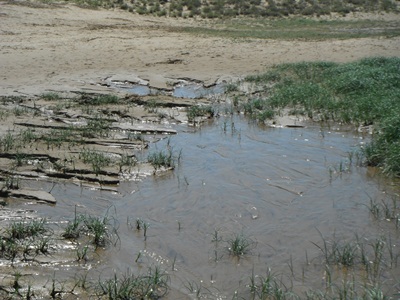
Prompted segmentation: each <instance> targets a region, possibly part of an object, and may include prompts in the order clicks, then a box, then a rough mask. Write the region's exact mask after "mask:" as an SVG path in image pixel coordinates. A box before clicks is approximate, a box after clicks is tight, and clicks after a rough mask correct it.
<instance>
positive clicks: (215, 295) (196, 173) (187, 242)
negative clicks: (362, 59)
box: [18, 116, 400, 299]
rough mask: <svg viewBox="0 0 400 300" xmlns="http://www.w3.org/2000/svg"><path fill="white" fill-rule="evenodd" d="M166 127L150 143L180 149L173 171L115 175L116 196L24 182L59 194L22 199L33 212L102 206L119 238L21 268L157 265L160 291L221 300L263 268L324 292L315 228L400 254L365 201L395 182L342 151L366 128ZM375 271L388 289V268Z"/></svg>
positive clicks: (92, 270) (99, 210)
mask: <svg viewBox="0 0 400 300" xmlns="http://www.w3.org/2000/svg"><path fill="white" fill-rule="evenodd" d="M177 130H178V134H177V135H176V136H173V137H171V138H170V139H164V140H162V141H161V142H158V143H156V144H155V145H152V147H154V148H157V149H164V148H165V147H166V145H167V144H168V145H169V146H170V147H173V149H174V152H175V153H179V152H180V153H181V158H180V161H179V164H178V165H177V167H176V169H175V170H174V171H171V172H167V173H164V174H162V175H157V176H150V177H148V178H145V179H143V180H139V181H125V182H122V183H121V184H120V185H119V187H118V193H110V192H104V191H103V192H102V191H98V190H89V189H85V188H82V187H79V186H76V185H71V184H67V183H66V184H56V185H54V186H53V185H52V184H50V183H35V182H31V183H30V184H31V185H40V186H41V187H42V188H43V189H45V190H48V189H50V188H52V194H53V195H54V196H55V197H56V198H57V199H58V202H57V204H56V205H55V206H47V205H36V204H31V205H26V206H27V207H28V208H29V209H32V210H34V211H37V214H38V215H40V216H43V217H46V218H49V221H51V222H55V223H58V224H60V227H62V226H63V224H65V222H66V221H67V220H71V219H72V218H73V216H74V210H75V208H76V209H77V211H78V212H89V213H91V214H95V215H103V214H104V213H105V212H106V211H107V212H108V214H109V215H110V216H112V218H113V221H114V222H115V224H117V225H115V226H116V227H117V231H118V236H119V241H118V243H117V244H116V246H109V247H107V248H106V249H105V250H101V251H100V250H98V251H97V252H96V254H95V255H93V256H92V258H91V259H90V260H89V261H88V262H87V263H76V262H72V261H73V259H72V257H73V256H75V252H73V251H72V252H71V253H70V257H68V255H66V256H65V262H64V263H58V264H57V265H54V266H52V265H51V264H50V265H48V266H46V267H41V268H33V271H32V273H34V272H37V273H38V274H42V275H46V274H47V275H49V274H50V275H51V274H55V275H56V276H59V277H60V278H64V277H65V278H71V277H73V276H74V275H76V274H79V273H82V272H83V273H84V272H87V274H89V276H88V278H91V279H92V280H93V281H96V280H98V279H99V278H100V277H107V276H108V277H109V276H111V275H112V274H114V273H118V274H120V273H124V272H126V270H127V269H130V270H131V271H132V272H137V273H141V272H142V273H143V272H145V271H146V270H147V267H148V266H160V267H161V268H162V269H163V270H165V271H166V272H167V273H168V274H169V276H170V282H169V285H170V287H171V291H170V292H169V294H168V295H167V296H166V298H167V299H191V298H192V299H194V298H196V297H200V296H201V297H203V298H208V299H231V298H232V297H233V296H234V295H235V291H238V295H242V297H244V298H245V299H247V298H250V296H249V295H250V294H249V292H248V290H249V287H248V284H249V278H250V277H251V276H252V274H256V275H260V276H265V275H266V274H267V273H268V272H273V273H274V274H277V275H278V277H279V278H280V280H281V281H282V282H284V283H285V284H286V285H287V286H290V287H293V290H294V291H296V292H297V293H299V294H301V293H303V292H304V291H305V290H307V289H309V288H313V289H324V288H325V286H326V275H327V274H326V270H325V265H324V263H323V259H322V257H323V254H322V252H321V250H320V249H319V248H318V247H317V245H320V246H321V247H322V245H323V239H322V237H321V235H322V236H324V237H325V238H326V239H333V236H336V237H338V238H339V239H340V240H354V238H355V235H356V234H357V235H358V236H359V237H360V238H361V239H362V240H365V241H367V240H368V241H373V240H374V239H376V238H377V237H379V236H382V235H385V236H389V235H390V236H391V243H392V244H393V245H396V247H394V249H395V253H396V255H398V254H399V250H398V244H399V242H400V235H399V230H396V229H395V226H394V224H393V221H391V222H389V221H377V220H375V219H374V218H373V217H372V216H371V214H370V210H369V208H368V206H369V204H370V201H371V199H376V200H377V201H380V199H386V197H387V195H389V194H393V193H395V192H396V186H393V184H392V185H391V184H390V182H388V181H387V180H385V179H383V178H382V177H381V176H379V175H377V174H376V173H375V172H374V171H373V170H371V169H368V168H365V167H359V166H357V164H356V157H355V156H354V157H353V159H352V161H350V160H349V154H348V153H349V152H352V151H354V150H357V149H358V148H359V147H360V146H362V145H363V144H365V143H366V142H367V141H368V138H369V137H368V136H367V135H364V134H361V133H355V132H354V131H349V130H346V129H344V128H336V127H332V128H322V127H320V126H319V125H313V124H310V125H309V126H307V127H306V128H267V127H260V126H258V125H257V124H255V123H254V122H252V121H248V120H247V119H245V118H244V117H242V116H237V117H232V118H223V117H221V118H219V119H216V120H215V121H213V122H212V123H210V124H206V125H204V126H202V127H200V128H197V129H194V130H188V129H187V127H178V128H177ZM150 151H151V150H150ZM143 155H146V153H144V154H143ZM397 192H398V190H397ZM18 205H20V204H18ZM137 219H141V220H143V221H144V222H146V223H148V224H149V228H148V230H147V234H146V238H144V236H143V230H140V231H137V230H135V228H133V227H132V226H130V225H129V224H128V223H131V224H132V223H135V220H137ZM388 233H389V234H388ZM238 234H243V236H245V237H247V238H249V240H251V246H250V248H249V250H250V251H249V252H248V253H247V254H245V255H243V256H242V257H240V258H237V257H235V256H233V255H231V254H230V252H229V247H230V244H229V242H228V241H229V240H230V239H232V238H233V237H234V236H235V235H238ZM396 251H397V252H396ZM139 253H140V254H139ZM45 273H46V274H45ZM384 276H385V280H386V281H385V284H386V288H387V289H388V290H390V292H393V287H394V286H396V284H398V282H396V278H400V270H399V268H398V267H397V266H396V267H393V268H390V271H388V272H387V274H386V273H385V274H384ZM193 287H196V288H193ZM397 288H398V287H397ZM394 289H396V288H394Z"/></svg>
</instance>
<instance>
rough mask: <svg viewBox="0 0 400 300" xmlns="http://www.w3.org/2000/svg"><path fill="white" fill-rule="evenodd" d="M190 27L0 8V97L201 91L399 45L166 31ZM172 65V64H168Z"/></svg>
mask: <svg viewBox="0 0 400 300" xmlns="http://www.w3.org/2000/svg"><path fill="white" fill-rule="evenodd" d="M193 22H195V20H183V19H182V20H176V19H169V18H153V17H150V16H138V15H134V14H131V13H128V12H125V11H121V10H116V11H109V10H88V9H82V8H79V7H76V6H72V5H67V6H53V7H49V6H47V7H39V8H38V7H29V6H24V5H13V4H6V3H4V2H3V3H1V4H0V28H1V30H0V35H1V43H0V69H1V70H2V78H1V82H2V83H1V85H0V95H23V94H28V95H32V94H40V93H43V92H46V91H71V90H72V91H75V90H80V91H82V90H85V91H93V90H94V91H101V90H105V88H104V87H101V86H99V85H97V83H98V82H101V81H102V80H104V79H106V78H108V77H110V76H115V75H118V76H119V77H121V78H131V79H132V78H133V79H135V78H140V79H144V80H147V81H148V83H149V84H150V85H151V86H155V87H161V88H163V87H166V85H167V83H168V82H171V81H173V80H176V79H178V78H193V79H196V80H201V81H204V82H205V83H207V84H210V83H213V82H215V81H218V80H226V81H230V80H234V79H236V78H239V77H242V76H244V75H247V74H252V73H257V72H262V71H263V70H265V69H266V68H267V67H268V66H271V65H273V64H277V63H282V62H294V61H309V60H329V61H335V62H346V61H351V60H355V59H359V58H362V57H367V56H377V55H379V56H395V55H398V53H399V50H400V38H398V37H397V38H391V39H384V38H363V39H351V40H333V41H315V42H304V41H276V40H257V39H252V40H249V39H246V40H232V39H226V38H216V37H204V36H202V37H199V36H195V35H190V34H186V33H177V32H173V31H171V30H168V28H170V26H183V25H190V24H192V23H193ZM173 62H175V63H173Z"/></svg>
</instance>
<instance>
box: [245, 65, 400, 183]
mask: <svg viewBox="0 0 400 300" xmlns="http://www.w3.org/2000/svg"><path fill="white" fill-rule="evenodd" d="M399 69H400V58H396V57H392V58H385V57H372V58H365V59H361V60H359V61H355V62H352V63H346V64H337V63H332V62H301V63H292V64H281V65H277V66H275V67H273V68H272V69H271V70H269V71H268V72H266V73H264V74H260V75H253V76H248V77H246V79H245V80H246V81H247V82H251V83H254V84H255V85H256V86H257V87H258V90H259V91H260V90H261V92H259V93H258V94H257V95H256V96H255V97H252V98H248V99H247V100H246V102H245V104H244V105H243V108H242V110H243V111H244V112H245V113H246V114H247V115H250V116H252V117H253V118H256V119H258V120H260V121H264V120H266V119H269V118H272V117H273V114H274V113H275V114H276V113H277V112H279V111H280V110H282V109H283V108H290V109H291V111H292V112H295V113H299V112H301V113H302V114H304V115H307V116H308V117H309V118H311V119H313V120H314V121H334V122H339V123H351V124H355V125H361V126H366V125H374V127H375V128H376V130H375V133H374V136H373V140H372V142H371V143H370V144H369V145H368V146H367V147H365V148H364V149H363V152H364V154H365V158H366V162H367V164H368V165H371V166H377V167H379V168H381V169H382V171H383V173H385V174H390V175H394V176H400V135H399V132H400V72H399Z"/></svg>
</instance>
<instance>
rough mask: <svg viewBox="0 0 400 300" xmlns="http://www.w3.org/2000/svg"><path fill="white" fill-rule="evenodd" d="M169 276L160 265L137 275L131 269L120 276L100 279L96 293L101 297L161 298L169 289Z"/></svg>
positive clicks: (113, 298)
mask: <svg viewBox="0 0 400 300" xmlns="http://www.w3.org/2000/svg"><path fill="white" fill-rule="evenodd" d="M168 283H169V276H168V274H167V273H165V272H164V271H163V270H161V269H160V268H159V267H157V266H156V267H153V268H149V269H148V272H147V274H143V275H135V274H132V273H131V272H130V271H129V270H128V271H127V272H126V273H125V274H122V275H120V276H117V274H114V276H113V277H112V278H110V279H106V280H103V281H101V280H100V281H99V283H98V284H97V287H96V294H97V295H98V297H101V299H109V300H118V299H159V298H162V297H163V296H165V295H166V294H167V293H168V290H169V286H168Z"/></svg>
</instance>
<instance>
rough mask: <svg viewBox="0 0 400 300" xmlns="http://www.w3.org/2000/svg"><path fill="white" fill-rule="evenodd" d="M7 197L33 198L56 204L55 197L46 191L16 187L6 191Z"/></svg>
mask: <svg viewBox="0 0 400 300" xmlns="http://www.w3.org/2000/svg"><path fill="white" fill-rule="evenodd" d="M7 192H8V196H9V197H14V198H24V199H33V200H36V201H43V202H46V203H50V204H56V202H57V201H56V199H55V198H54V197H53V195H51V194H50V193H48V192H45V191H40V190H30V189H18V190H10V191H7Z"/></svg>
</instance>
